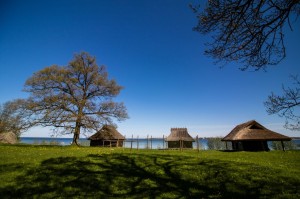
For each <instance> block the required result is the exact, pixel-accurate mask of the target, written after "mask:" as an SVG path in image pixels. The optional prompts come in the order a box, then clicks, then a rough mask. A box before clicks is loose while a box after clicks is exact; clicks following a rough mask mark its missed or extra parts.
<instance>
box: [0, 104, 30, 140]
mask: <svg viewBox="0 0 300 199" xmlns="http://www.w3.org/2000/svg"><path fill="white" fill-rule="evenodd" d="M28 114H29V112H28V111H27V110H26V100H22V99H16V100H12V101H8V102H6V103H4V104H2V105H0V133H4V132H13V133H14V134H15V135H16V136H17V137H18V138H19V137H20V135H21V133H22V132H24V131H26V130H27V129H28V128H30V127H31V126H32V124H31V123H30V120H28V116H29V115H28Z"/></svg>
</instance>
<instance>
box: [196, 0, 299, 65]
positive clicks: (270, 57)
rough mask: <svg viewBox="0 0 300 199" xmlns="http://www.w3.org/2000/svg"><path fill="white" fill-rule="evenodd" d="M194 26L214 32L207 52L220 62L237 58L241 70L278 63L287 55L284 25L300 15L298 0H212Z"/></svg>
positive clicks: (209, 32)
mask: <svg viewBox="0 0 300 199" xmlns="http://www.w3.org/2000/svg"><path fill="white" fill-rule="evenodd" d="M191 8H192V9H193V11H194V12H195V13H196V14H197V18H198V24H197V26H196V27H194V30H195V31H197V32H200V33H202V34H212V41H211V42H208V43H206V45H207V46H208V48H207V49H206V51H205V54H206V55H208V56H211V57H213V58H214V59H216V60H217V62H225V63H227V62H230V61H236V62H239V63H241V64H242V65H243V66H241V69H242V70H245V69H248V68H249V67H251V68H253V69H255V70H258V69H261V68H265V67H266V66H268V65H276V64H278V63H279V62H280V61H281V60H282V59H284V58H285V56H286V51H285V43H284V30H285V29H284V27H285V26H286V25H288V26H289V27H290V29H292V23H293V22H295V21H296V19H297V17H298V16H299V15H300V1H299V0H262V1H257V0H209V1H208V3H207V6H206V7H205V9H204V10H200V9H199V8H200V6H197V5H196V6H195V5H194V6H191Z"/></svg>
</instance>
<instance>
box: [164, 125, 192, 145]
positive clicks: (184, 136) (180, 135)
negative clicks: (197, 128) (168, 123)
mask: <svg viewBox="0 0 300 199" xmlns="http://www.w3.org/2000/svg"><path fill="white" fill-rule="evenodd" d="M179 140H183V141H191V142H193V141H195V140H194V139H193V138H192V137H191V136H190V135H189V133H188V131H187V128H171V134H170V135H169V136H168V137H167V138H166V141H179Z"/></svg>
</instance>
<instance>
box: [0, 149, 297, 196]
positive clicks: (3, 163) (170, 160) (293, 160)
mask: <svg viewBox="0 0 300 199" xmlns="http://www.w3.org/2000/svg"><path fill="white" fill-rule="evenodd" d="M0 151H1V152H0V196H1V198H16V197H21V198H58V197H61V198H65V197H74V198H76V197H78V198H93V197H94V198H300V151H287V152H282V151H273V152H220V151H200V152H199V153H198V152H196V151H184V152H180V151H159V150H152V151H150V150H140V151H132V152H130V151H129V150H124V149H114V150H110V149H103V148H102V149H101V148H91V147H82V148H77V147H54V146H5V145H2V146H1V145H0Z"/></svg>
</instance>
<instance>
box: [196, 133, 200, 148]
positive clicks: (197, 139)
mask: <svg viewBox="0 0 300 199" xmlns="http://www.w3.org/2000/svg"><path fill="white" fill-rule="evenodd" d="M196 141H197V150H198V152H199V151H200V150H199V137H198V135H197V136H196Z"/></svg>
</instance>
